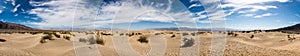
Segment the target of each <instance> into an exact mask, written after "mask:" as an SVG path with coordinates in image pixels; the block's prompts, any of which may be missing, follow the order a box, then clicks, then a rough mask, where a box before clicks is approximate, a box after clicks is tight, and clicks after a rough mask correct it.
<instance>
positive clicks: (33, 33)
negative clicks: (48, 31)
mask: <svg viewBox="0 0 300 56" xmlns="http://www.w3.org/2000/svg"><path fill="white" fill-rule="evenodd" d="M38 33H41V32H30V34H32V35H35V34H38Z"/></svg>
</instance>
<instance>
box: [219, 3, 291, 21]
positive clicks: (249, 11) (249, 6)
mask: <svg viewBox="0 0 300 56" xmlns="http://www.w3.org/2000/svg"><path fill="white" fill-rule="evenodd" d="M272 2H278V3H285V2H289V0H223V3H224V4H223V5H222V7H223V8H232V9H229V10H225V11H226V12H227V15H226V16H230V15H232V14H233V13H237V14H240V15H242V16H248V17H253V18H262V17H264V16H260V15H257V14H256V12H259V11H267V10H269V9H277V8H278V7H277V6H274V5H268V4H265V3H272ZM265 15H269V14H265Z"/></svg>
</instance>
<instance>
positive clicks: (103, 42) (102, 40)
mask: <svg viewBox="0 0 300 56" xmlns="http://www.w3.org/2000/svg"><path fill="white" fill-rule="evenodd" d="M96 43H97V44H100V45H105V41H104V39H103V38H97V39H96Z"/></svg>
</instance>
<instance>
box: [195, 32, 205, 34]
mask: <svg viewBox="0 0 300 56" xmlns="http://www.w3.org/2000/svg"><path fill="white" fill-rule="evenodd" d="M204 33H205V32H197V34H204Z"/></svg>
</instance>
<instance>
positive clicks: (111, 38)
mask: <svg viewBox="0 0 300 56" xmlns="http://www.w3.org/2000/svg"><path fill="white" fill-rule="evenodd" d="M214 34H221V35H226V37H223V38H225V39H226V44H225V46H224V47H225V48H224V49H223V50H224V52H223V56H300V54H299V53H300V51H299V50H300V48H299V47H300V44H299V43H300V41H299V39H300V34H299V33H297V32H294V33H291V32H285V31H261V30H258V31H225V32H222V31H219V32H213V33H212V32H210V31H167V30H144V31H110V30H99V31H2V32H1V34H0V56H75V55H79V56H81V55H88V56H93V55H96V56H134V55H137V56H147V55H150V56H159V55H162V56H195V55H196V56H197V55H198V56H209V55H210V53H211V49H212V46H213V44H212V38H213V37H212V36H213V35H214ZM122 41H124V42H122ZM126 41H127V42H126ZM151 41H153V42H151ZM155 45H156V46H155ZM130 46H131V47H130ZM119 47H121V48H119ZM128 47H129V49H128ZM130 48H132V49H130ZM185 48H186V49H185ZM188 48H190V49H188ZM191 48H193V49H191ZM151 49H152V50H151ZM129 50H132V51H135V52H130V51H129Z"/></svg>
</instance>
